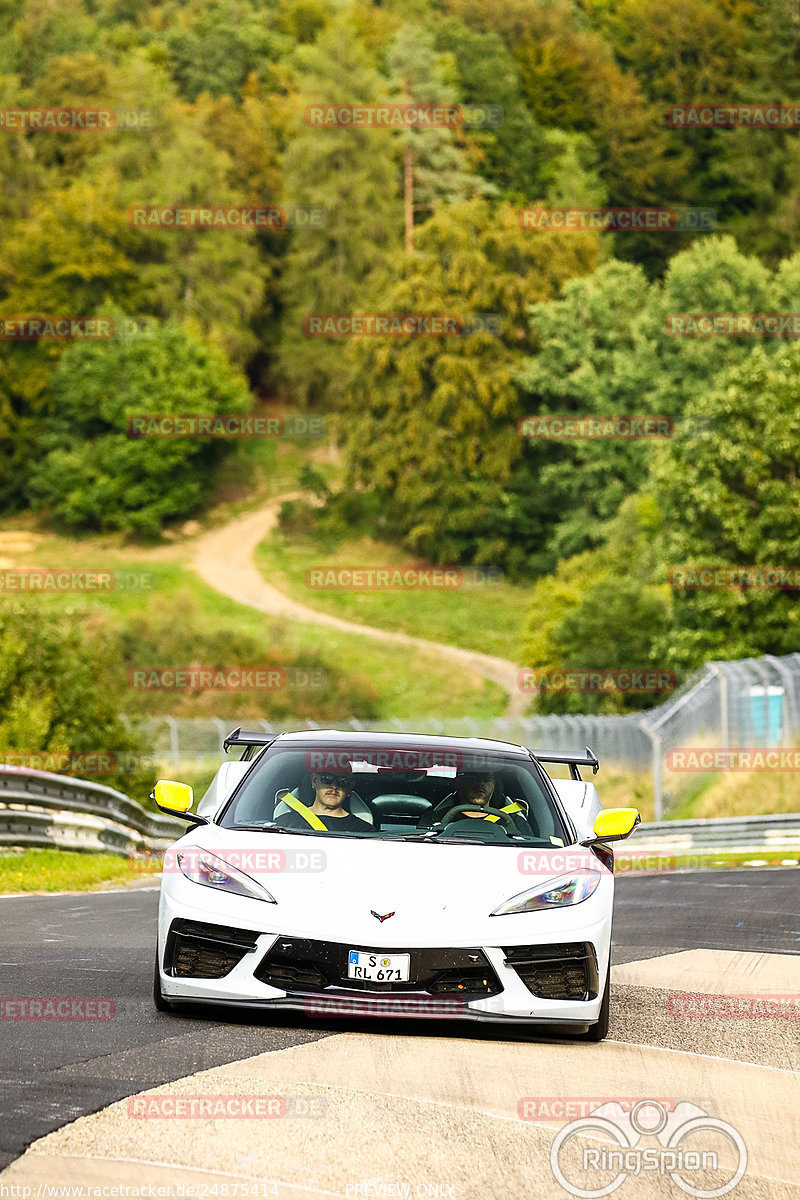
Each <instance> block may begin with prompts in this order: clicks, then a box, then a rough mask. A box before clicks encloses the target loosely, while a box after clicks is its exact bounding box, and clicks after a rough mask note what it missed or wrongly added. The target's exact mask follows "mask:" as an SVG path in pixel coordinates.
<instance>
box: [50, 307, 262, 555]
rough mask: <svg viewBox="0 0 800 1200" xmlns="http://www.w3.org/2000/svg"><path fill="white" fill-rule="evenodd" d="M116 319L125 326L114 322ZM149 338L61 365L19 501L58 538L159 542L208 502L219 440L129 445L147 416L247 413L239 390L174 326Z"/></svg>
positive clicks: (79, 349)
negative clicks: (88, 533) (136, 423)
mask: <svg viewBox="0 0 800 1200" xmlns="http://www.w3.org/2000/svg"><path fill="white" fill-rule="evenodd" d="M117 320H124V317H123V316H122V314H117ZM148 333H149V336H142V337H131V338H129V339H126V338H118V339H116V340H113V341H102V342H78V343H75V344H74V345H73V346H71V347H70V348H69V349H68V350H67V351H66V352H65V353H64V354H63V355H62V357H61V359H60V361H59V363H58V366H57V368H56V370H55V372H54V373H53V376H52V378H51V379H50V381H49V383H48V385H47V389H46V393H45V399H46V403H47V412H48V416H47V417H46V419H45V420H44V421H43V422H42V424H41V431H40V432H39V434H38V438H37V450H38V452H39V453H38V455H37V462H36V465H35V466H34V467H33V468H31V471H30V477H29V479H28V482H27V487H26V494H27V497H28V498H29V500H30V503H31V505H32V507H33V508H34V509H36V510H38V511H41V510H46V511H47V514H48V516H49V518H50V520H51V521H52V522H53V524H54V525H56V526H57V527H59V528H61V529H67V530H74V529H106V530H108V529H118V530H122V531H123V532H125V533H130V534H137V535H144V536H147V537H156V536H158V534H159V533H160V532H161V528H162V526H163V524H164V522H166V521H169V520H172V519H175V518H176V517H181V516H185V515H187V514H188V513H190V512H192V511H193V510H194V509H196V507H197V505H198V504H199V503H200V501H201V500H202V499H203V498H204V497H205V496H207V495H208V493H209V491H210V489H211V486H212V483H213V468H214V466H215V465H216V464H217V463H218V462H219V460H220V457H221V455H222V454H224V453H225V445H224V442H221V441H219V440H211V441H209V440H208V439H205V440H204V439H198V438H175V437H155V438H149V437H141V438H137V437H131V436H130V435H129V432H128V424H127V423H128V421H129V420H130V419H131V418H133V417H137V416H142V415H143V414H148V413H167V414H171V413H192V414H201V415H213V414H216V413H231V414H233V413H244V412H246V411H247V409H248V404H249V396H248V392H247V388H246V386H245V384H244V381H243V380H242V379H241V378H240V377H239V376H238V375H236V374H235V373H234V372H233V371H232V370H231V369H230V367H229V365H228V364H227V362H226V361H225V359H224V358H223V356H222V355H221V354H220V353H219V352H218V351H215V350H212V349H210V348H208V347H206V346H204V345H202V344H201V343H199V342H196V341H194V340H193V339H192V338H191V337H189V335H188V334H187V333H186V332H185V330H183V329H181V328H180V326H177V325H162V326H154V327H152V328H151V329H149V330H148Z"/></svg>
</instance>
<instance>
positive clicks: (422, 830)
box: [219, 742, 570, 846]
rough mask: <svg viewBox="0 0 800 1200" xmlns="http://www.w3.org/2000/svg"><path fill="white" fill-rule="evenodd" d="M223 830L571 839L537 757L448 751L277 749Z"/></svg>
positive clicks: (246, 786)
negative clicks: (549, 792)
mask: <svg viewBox="0 0 800 1200" xmlns="http://www.w3.org/2000/svg"><path fill="white" fill-rule="evenodd" d="M219 823H220V825H222V826H223V828H226V829H243V828H248V829H262V828H263V829H269V828H273V829H274V828H275V827H276V826H277V827H279V828H281V829H285V830H287V831H290V832H297V833H304V834H316V835H318V836H321V837H329V836H331V835H336V836H341V837H353V838H393V839H402V838H405V839H412V840H414V841H430V842H431V843H436V842H454V841H461V842H465V841H468V842H476V841H477V842H485V843H487V844H489V843H498V844H505V845H508V844H509V843H515V844H520V843H521V844H525V845H536V846H542V845H544V846H564V845H566V844H567V843H568V842H569V841H570V835H569V833H568V831H567V829H566V828H565V826H564V823H563V820H562V818H561V815H560V813H559V811H558V809H557V807H556V805H555V803H554V801H553V800H552V798H551V796H550V795H549V794H548V793H547V791H546V785H545V784H543V783H542V781H541V777H540V776H539V774H538V768H537V765H536V764H535V763H534V762H533V761H532V760H530V759H526V758H524V757H522V756H521V755H519V756H516V755H512V754H508V753H506V754H504V753H503V752H502V751H490V752H484V751H480V752H473V751H469V752H466V751H462V750H461V749H459V748H456V749H453V748H451V747H449V746H447V745H446V744H443V745H442V746H434V747H431V746H426V747H424V748H418V749H417V748H409V747H408V746H403V747H398V746H396V745H391V744H389V743H386V744H385V745H379V744H376V743H374V742H371V743H370V744H369V745H357V744H356V745H352V744H344V743H342V744H341V745H334V744H330V745H326V746H320V745H312V744H309V745H298V744H297V742H293V743H291V744H290V745H287V744H283V745H281V743H280V742H279V743H277V744H276V745H274V746H272V747H270V748H269V749H268V750H267V751H266V752H265V753H264V754H263V755H262V756H261V757H260V758H259V760H258V761H257V763H256V764H255V766H254V767H253V769H252V771H251V772H250V773H249V774H248V776H247V777H246V779H245V780H244V781H243V783H242V784H241V785H240V787H239V789H238V791H237V792H236V793H235V794H234V797H233V799H232V801H231V802H230V803H229V804H228V806H227V807H226V809H225V810H224V812H223V815H222V817H221V818H220V820H219Z"/></svg>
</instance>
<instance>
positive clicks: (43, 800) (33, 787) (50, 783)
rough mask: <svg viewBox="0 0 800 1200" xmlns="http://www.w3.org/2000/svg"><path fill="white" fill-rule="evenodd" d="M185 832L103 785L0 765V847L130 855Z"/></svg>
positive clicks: (176, 823)
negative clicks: (48, 848)
mask: <svg viewBox="0 0 800 1200" xmlns="http://www.w3.org/2000/svg"><path fill="white" fill-rule="evenodd" d="M185 832H186V825H185V824H184V822H183V821H177V820H175V819H174V818H172V817H166V816H164V817H162V816H156V815H155V814H153V813H149V812H147V811H146V809H144V808H142V806H141V804H137V802H136V801H135V800H131V798H130V797H129V796H125V795H124V794H123V793H122V792H117V791H115V789H114V788H110V787H106V786H105V785H104V784H101V783H91V782H90V781H89V780H86V779H73V778H72V777H71V776H69V775H56V774H54V773H53V772H51V771H35V770H30V769H27V768H24V769H21V768H19V767H6V766H3V765H2V764H0V846H29V847H48V846H50V847H57V848H59V849H62V850H91V851H100V852H106V853H109V854H122V855H129V854H132V853H134V852H136V851H155V852H157V851H159V850H165V849H166V848H167V846H169V845H171V844H172V842H174V841H175V839H176V838H178V837H180V836H181V834H183V833H185Z"/></svg>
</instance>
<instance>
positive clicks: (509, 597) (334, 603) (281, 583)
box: [256, 533, 530, 662]
mask: <svg viewBox="0 0 800 1200" xmlns="http://www.w3.org/2000/svg"><path fill="white" fill-rule="evenodd" d="M256 563H257V565H258V567H259V570H260V571H261V573H262V575H263V576H264V578H265V579H266V580H268V581H269V582H270V583H273V584H275V585H276V586H277V587H279V588H280V589H281V591H283V592H286V594H287V595H289V596H292V597H294V599H296V600H299V601H301V603H303V604H307V605H309V606H310V607H311V608H316V609H319V610H320V611H321V612H327V613H332V614H333V615H334V616H337V617H343V618H345V619H346V620H349V621H358V622H360V623H362V624H365V625H374V626H377V627H378V628H379V629H391V630H398V631H400V632H402V633H408V634H411V635H413V636H414V637H423V638H428V639H430V640H432V641H437V642H447V643H450V644H451V645H454V646H463V647H465V648H466V649H468V650H480V651H483V652H484V653H486V654H495V655H497V656H499V657H500V658H506V659H509V660H510V661H511V662H518V661H519V655H520V642H521V640H522V633H523V627H524V624H525V620H526V618H527V615H528V609H529V607H530V589H529V588H527V587H524V586H518V585H514V584H511V583H508V582H506V581H505V580H503V579H500V580H494V579H492V580H491V582H490V583H488V584H486V585H483V586H472V587H466V586H462V587H458V588H446V589H445V588H423V587H420V588H402V589H397V590H388V589H387V590H381V589H371V590H369V589H364V590H359V591H355V590H351V589H341V590H332V589H328V590H325V589H322V588H316V587H309V586H308V585H307V582H306V572H307V571H309V570H311V569H313V568H320V567H322V568H326V567H334V568H335V567H354V566H358V567H385V566H400V567H402V566H411V565H418V564H415V562H414V560H413V559H411V558H410V557H409V556H408V555H406V554H404V553H403V552H402V551H401V550H399V549H398V548H397V547H396V546H393V545H389V544H387V543H381V542H376V541H373V540H372V539H371V538H367V537H362V538H358V539H355V538H353V539H345V540H342V541H337V540H335V539H332V538H320V537H313V538H309V537H305V538H302V539H300V538H295V537H290V536H286V535H283V534H280V533H276V534H274V535H273V536H271V537H270V539H269V540H268V541H266V542H262V544H261V545H260V546H259V547H258V550H257V551H256Z"/></svg>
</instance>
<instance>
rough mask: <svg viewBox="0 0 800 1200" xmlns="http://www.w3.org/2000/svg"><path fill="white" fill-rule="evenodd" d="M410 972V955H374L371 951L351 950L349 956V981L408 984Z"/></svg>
mask: <svg viewBox="0 0 800 1200" xmlns="http://www.w3.org/2000/svg"><path fill="white" fill-rule="evenodd" d="M410 970H411V955H410V954H373V953H372V952H371V951H369V950H351V951H350V953H349V954H348V956H347V978H348V979H371V980H373V981H374V982H376V983H408V977H409V974H410Z"/></svg>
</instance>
